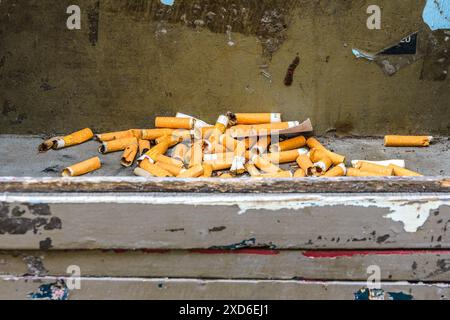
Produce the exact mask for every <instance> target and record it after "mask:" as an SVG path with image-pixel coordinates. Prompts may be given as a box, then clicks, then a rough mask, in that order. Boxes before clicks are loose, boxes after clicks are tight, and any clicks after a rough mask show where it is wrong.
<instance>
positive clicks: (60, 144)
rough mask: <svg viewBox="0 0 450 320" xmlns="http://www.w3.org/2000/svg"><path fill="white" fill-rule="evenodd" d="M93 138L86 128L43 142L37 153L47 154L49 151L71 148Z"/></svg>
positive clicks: (92, 134) (90, 131)
mask: <svg viewBox="0 0 450 320" xmlns="http://www.w3.org/2000/svg"><path fill="white" fill-rule="evenodd" d="M93 137H94V133H93V132H92V130H91V129H89V128H86V129H83V130H81V131H78V132H75V133H72V134H70V135H68V136H65V137H56V138H52V139H49V140H47V141H44V142H43V143H42V144H41V145H40V146H39V152H47V151H49V150H50V149H54V150H59V149H63V148H68V147H72V146H75V145H79V144H82V143H84V142H87V141H89V140H91V139H92V138H93Z"/></svg>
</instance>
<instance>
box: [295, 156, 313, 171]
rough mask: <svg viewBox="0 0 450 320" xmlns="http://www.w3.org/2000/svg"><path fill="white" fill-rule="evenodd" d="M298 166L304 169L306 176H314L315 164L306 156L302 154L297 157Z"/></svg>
mask: <svg viewBox="0 0 450 320" xmlns="http://www.w3.org/2000/svg"><path fill="white" fill-rule="evenodd" d="M297 164H298V166H299V167H300V169H302V170H303V171H304V172H305V173H306V175H308V176H311V175H312V174H313V172H312V168H313V167H314V163H312V161H311V159H310V158H309V157H308V155H306V154H302V155H300V156H298V157H297Z"/></svg>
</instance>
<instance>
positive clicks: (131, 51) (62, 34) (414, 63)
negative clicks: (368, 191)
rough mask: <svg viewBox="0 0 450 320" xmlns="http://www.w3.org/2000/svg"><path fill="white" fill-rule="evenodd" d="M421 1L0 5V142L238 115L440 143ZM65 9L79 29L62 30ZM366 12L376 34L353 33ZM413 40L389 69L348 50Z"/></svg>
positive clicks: (362, 26) (439, 103)
mask: <svg viewBox="0 0 450 320" xmlns="http://www.w3.org/2000/svg"><path fill="white" fill-rule="evenodd" d="M425 2H426V1H425V0H422V1H418V0H401V1H392V0H370V1H365V0H354V1H348V0H336V1H325V0H324V1H321V0H292V1H287V0H286V1H281V0H259V1H256V0H234V1H230V0H214V1H213V0H197V1H192V0H191V1H189V0H176V1H175V5H174V6H173V7H168V6H164V5H162V4H161V3H160V1H159V0H100V1H95V0H77V1H66V0H59V1H53V0H34V1H33V0H26V1H25V0H20V1H19V0H3V1H1V3H0V133H2V134H5V133H7V134H51V133H62V132H68V131H71V130H75V129H79V128H82V127H83V128H84V127H92V128H94V129H95V130H98V131H108V130H113V129H128V128H134V127H149V126H151V125H152V121H153V117H154V116H155V115H157V114H158V115H173V114H174V112H176V111H183V112H188V113H191V114H195V115H196V116H199V117H201V118H204V119H205V120H207V121H210V122H213V121H214V120H215V118H216V117H217V115H218V114H220V113H223V112H226V111H227V110H239V111H248V112H254V111H277V112H283V114H284V116H285V118H286V119H290V120H291V119H292V120H297V119H298V120H303V119H304V118H307V117H311V119H312V120H313V122H314V124H315V128H316V131H317V133H318V134H324V133H326V132H338V133H340V134H349V135H350V134H353V135H382V134H385V133H403V134H408V133H420V134H422V133H432V134H441V135H448V134H449V133H450V121H449V120H450V111H449V102H450V90H449V89H450V81H449V78H448V77H447V72H448V64H449V56H448V51H447V49H449V45H450V41H448V36H447V34H445V32H444V31H442V30H437V31H434V32H431V30H430V29H429V27H428V26H427V25H426V24H425V22H424V19H423V17H422V14H423V10H424V6H425ZM72 4H77V5H79V7H80V8H81V14H82V15H81V30H68V29H67V27H66V20H67V18H68V15H67V14H66V10H67V7H68V6H69V5H72ZM371 4H377V5H379V6H380V7H381V9H382V20H381V21H382V26H381V30H369V29H368V28H367V26H366V20H367V19H368V17H369V15H368V14H367V12H366V10H367V7H368V6H369V5H371ZM414 32H419V35H418V37H419V42H420V44H419V48H420V54H421V55H420V56H416V57H417V59H415V58H411V59H409V58H408V59H406V60H404V61H403V62H402V64H398V66H400V67H399V68H398V69H399V70H396V72H395V73H394V74H391V75H387V74H386V72H384V71H386V70H384V71H383V69H382V68H380V66H379V65H377V63H375V62H370V61H368V60H366V59H357V58H356V57H355V56H354V54H353V53H352V48H361V49H363V50H367V51H378V50H380V49H382V48H385V47H388V46H389V45H392V44H395V43H398V42H399V41H400V40H401V39H402V38H403V37H405V36H407V35H410V34H412V33H414ZM297 55H298V57H299V58H300V63H299V65H298V67H297V69H295V72H294V75H293V79H292V83H288V84H290V85H286V84H287V83H286V74H287V72H288V69H289V66H290V65H291V64H292V63H293V61H294V59H295V58H296V57H297ZM405 61H406V63H405ZM393 63H396V62H395V61H394V62H393Z"/></svg>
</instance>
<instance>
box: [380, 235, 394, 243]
mask: <svg viewBox="0 0 450 320" xmlns="http://www.w3.org/2000/svg"><path fill="white" fill-rule="evenodd" d="M390 237H391V236H390V235H389V234H386V235H384V236H381V237H378V238H377V243H378V244H382V243H384V242H386V241H387V240H388V239H389V238H390Z"/></svg>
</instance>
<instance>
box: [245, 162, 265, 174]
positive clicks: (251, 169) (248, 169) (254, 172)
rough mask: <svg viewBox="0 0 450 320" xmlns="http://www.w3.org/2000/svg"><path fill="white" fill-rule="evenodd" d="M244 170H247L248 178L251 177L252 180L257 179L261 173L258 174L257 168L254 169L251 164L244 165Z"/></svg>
mask: <svg viewBox="0 0 450 320" xmlns="http://www.w3.org/2000/svg"><path fill="white" fill-rule="evenodd" d="M245 170H247V172H248V173H249V174H250V176H252V177H253V178H257V177H259V176H260V175H261V173H260V172H259V170H258V168H256V167H255V165H254V164H253V163H247V164H246V165H245Z"/></svg>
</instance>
